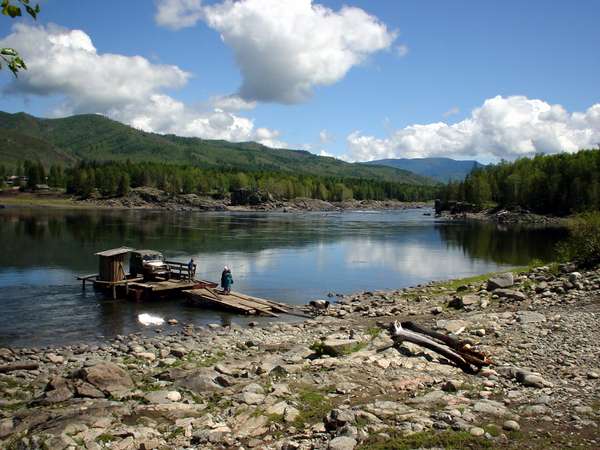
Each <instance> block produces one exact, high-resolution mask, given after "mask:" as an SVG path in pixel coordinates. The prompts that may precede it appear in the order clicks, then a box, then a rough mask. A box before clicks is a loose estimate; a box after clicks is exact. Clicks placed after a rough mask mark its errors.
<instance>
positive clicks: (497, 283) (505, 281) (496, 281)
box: [487, 272, 515, 291]
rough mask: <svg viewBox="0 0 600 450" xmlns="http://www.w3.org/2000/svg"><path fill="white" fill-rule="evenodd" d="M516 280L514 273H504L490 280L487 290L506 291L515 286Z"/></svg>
mask: <svg viewBox="0 0 600 450" xmlns="http://www.w3.org/2000/svg"><path fill="white" fill-rule="evenodd" d="M514 284H515V279H514V276H513V274H512V272H507V273H503V274H500V275H496V276H494V277H492V278H490V279H489V280H488V282H487V290H488V291H493V290H495V289H505V288H509V287H511V286H513V285H514Z"/></svg>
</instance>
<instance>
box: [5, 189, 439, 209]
mask: <svg viewBox="0 0 600 450" xmlns="http://www.w3.org/2000/svg"><path fill="white" fill-rule="evenodd" d="M5 205H7V206H38V207H59V208H87V209H148V210H167V211H234V212H235V211H238V212H252V211H265V212H298V211H350V210H354V211H356V210H370V211H372V210H386V209H408V208H426V207H431V204H428V203H426V202H400V201H397V200H383V201H379V200H349V201H344V202H328V201H323V200H318V199H311V198H296V199H293V200H287V201H283V200H275V199H273V198H272V197H270V196H269V197H268V198H267V199H265V200H261V201H259V202H257V203H255V204H250V203H248V204H235V202H232V201H231V198H230V197H229V196H226V197H224V198H221V199H216V198H213V197H210V196H199V195H196V194H181V195H170V194H167V193H165V192H164V191H161V190H160V189H155V188H148V187H140V188H135V189H132V190H131V191H130V192H129V193H128V194H127V195H126V196H123V197H113V198H102V197H92V198H89V199H84V200H82V199H76V198H74V197H71V196H68V195H65V194H61V193H41V194H35V193H25V194H23V193H14V194H11V195H2V196H0V207H3V206H5Z"/></svg>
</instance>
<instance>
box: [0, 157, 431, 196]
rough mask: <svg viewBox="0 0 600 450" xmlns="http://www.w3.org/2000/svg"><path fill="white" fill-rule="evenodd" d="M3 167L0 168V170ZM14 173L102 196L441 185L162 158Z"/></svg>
mask: <svg viewBox="0 0 600 450" xmlns="http://www.w3.org/2000/svg"><path fill="white" fill-rule="evenodd" d="M5 171H6V169H3V168H2V167H0V172H5ZM16 172H17V175H23V176H26V177H27V178H28V181H27V186H28V187H30V188H33V187H35V185H37V184H40V183H45V182H47V184H48V185H49V186H50V187H53V188H63V189H66V192H67V193H69V194H73V195H76V196H79V197H81V198H87V197H90V196H91V195H92V194H93V193H95V192H97V193H98V194H99V195H101V196H104V197H119V196H123V195H126V194H127V193H128V192H129V190H130V189H131V188H136V187H142V186H146V187H154V188H158V189H161V190H163V191H165V192H167V193H169V194H173V195H175V194H199V195H211V196H214V197H222V196H224V195H226V194H227V193H229V192H232V191H234V190H236V189H243V188H245V189H250V190H262V191H267V192H269V193H270V194H271V195H272V196H273V197H274V198H276V199H282V200H290V199H294V198H299V197H308V198H314V199H320V200H326V201H346V200H352V199H355V200H389V199H394V200H400V201H426V200H431V199H433V198H435V196H436V195H437V193H438V190H439V186H436V185H433V184H431V185H415V184H408V183H399V182H393V181H381V180H374V179H364V178H349V177H327V176H316V175H305V174H290V173H286V172H279V171H240V170H235V169H213V168H200V167H194V166H184V165H176V164H165V163H133V162H129V161H128V162H80V163H78V164H77V165H75V166H73V167H67V168H64V167H63V166H60V165H52V166H50V168H49V169H48V170H46V169H45V168H44V166H43V165H42V164H41V163H39V162H31V161H25V162H24V163H23V164H22V165H21V164H19V165H18V166H17V169H16ZM1 174H2V173H0V175H1Z"/></svg>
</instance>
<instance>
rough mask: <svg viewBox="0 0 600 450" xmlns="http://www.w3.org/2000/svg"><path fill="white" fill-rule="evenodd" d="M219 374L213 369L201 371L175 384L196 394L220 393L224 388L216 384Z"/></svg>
mask: <svg viewBox="0 0 600 450" xmlns="http://www.w3.org/2000/svg"><path fill="white" fill-rule="evenodd" d="M217 376H218V374H217V372H215V371H214V370H211V369H199V370H197V371H194V372H193V373H191V374H189V375H187V376H185V377H184V378H182V379H180V380H177V381H176V382H175V385H176V386H180V387H184V388H186V389H189V390H190V391H192V392H194V393H196V394H202V393H204V392H210V391H218V390H220V389H223V387H222V386H221V385H220V384H218V383H217V382H216V378H217Z"/></svg>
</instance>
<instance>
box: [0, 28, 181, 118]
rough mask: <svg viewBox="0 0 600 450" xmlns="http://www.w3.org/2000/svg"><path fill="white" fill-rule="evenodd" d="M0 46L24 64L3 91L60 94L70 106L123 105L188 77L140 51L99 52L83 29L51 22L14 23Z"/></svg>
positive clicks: (86, 109)
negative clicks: (17, 55) (16, 53)
mask: <svg viewBox="0 0 600 450" xmlns="http://www.w3.org/2000/svg"><path fill="white" fill-rule="evenodd" d="M0 46H1V47H14V48H18V49H19V52H20V53H21V55H22V56H23V58H24V60H25V61H26V62H27V67H28V69H29V70H26V71H22V72H20V73H19V77H18V79H15V80H14V81H13V82H12V83H10V84H9V85H8V86H7V87H6V90H7V91H8V92H23V93H32V94H37V95H52V94H65V95H67V96H68V102H69V105H68V106H69V107H70V109H71V110H72V111H73V112H89V111H90V110H104V109H107V108H109V107H111V106H116V105H124V104H127V103H129V102H133V101H137V100H138V99H140V98H144V97H147V96H149V95H150V94H152V93H153V92H155V91H157V90H159V89H163V88H177V87H181V86H183V85H185V83H186V82H187V80H188V79H189V77H190V74H189V73H187V72H184V71H183V70H181V69H180V68H179V67H177V66H171V65H162V64H152V63H151V62H149V61H148V60H147V59H146V58H143V57H141V56H123V55H117V54H111V53H104V54H99V53H98V52H97V51H96V48H95V47H94V45H93V43H92V40H91V38H90V37H89V36H88V35H87V34H86V33H85V32H83V31H81V30H68V29H65V28H62V27H59V26H56V25H48V26H46V27H44V26H29V25H25V24H15V25H14V26H13V32H12V33H11V34H10V35H8V36H7V37H6V38H4V39H2V40H0Z"/></svg>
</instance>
